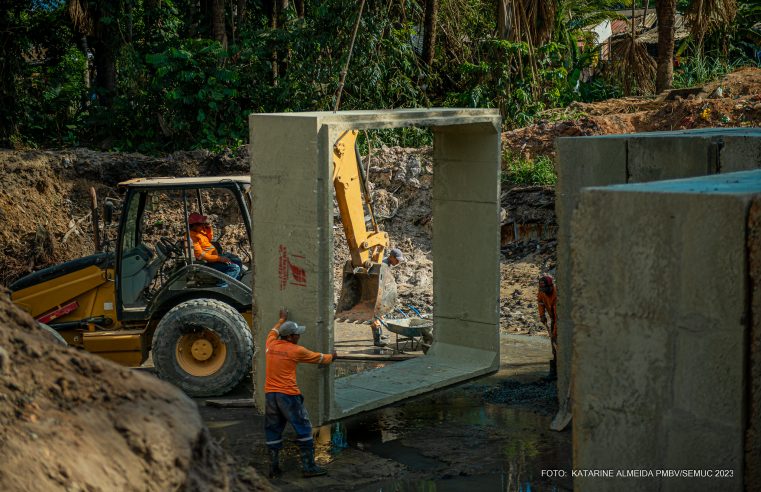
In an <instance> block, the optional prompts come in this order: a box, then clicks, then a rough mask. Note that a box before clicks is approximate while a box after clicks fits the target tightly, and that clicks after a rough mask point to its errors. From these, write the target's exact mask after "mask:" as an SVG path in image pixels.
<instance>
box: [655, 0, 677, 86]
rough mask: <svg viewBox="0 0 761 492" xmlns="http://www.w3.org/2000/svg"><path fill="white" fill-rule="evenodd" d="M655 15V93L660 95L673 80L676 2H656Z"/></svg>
mask: <svg viewBox="0 0 761 492" xmlns="http://www.w3.org/2000/svg"><path fill="white" fill-rule="evenodd" d="M655 14H656V16H657V17H658V68H657V71H656V75H655V92H656V93H658V94H660V93H661V92H663V91H665V90H666V89H670V88H671V83H672V81H673V79H674V35H675V32H674V30H675V27H676V0H656V1H655Z"/></svg>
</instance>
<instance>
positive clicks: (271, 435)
mask: <svg viewBox="0 0 761 492" xmlns="http://www.w3.org/2000/svg"><path fill="white" fill-rule="evenodd" d="M287 319H288V311H287V310H286V309H281V310H280V320H279V321H278V322H277V324H275V326H274V327H273V328H272V330H270V333H269V335H267V342H266V344H265V345H266V362H267V368H266V380H265V383H264V393H265V412H264V433H265V436H266V440H267V449H268V451H269V456H270V470H269V476H270V478H275V477H277V476H279V475H280V474H281V473H282V470H281V469H280V450H281V449H282V447H283V430H284V429H285V424H286V423H288V422H290V423H291V426H292V427H293V430H294V431H295V432H296V441H297V443H298V445H299V449H300V451H301V464H302V469H303V474H304V476H305V477H317V476H320V475H325V474H326V473H327V470H325V469H324V468H321V467H319V466H317V465H316V464H315V462H314V440H313V438H312V424H311V423H310V422H309V415H307V411H306V408H304V397H303V396H302V395H301V391H300V390H299V387H298V385H297V384H296V365H297V364H298V363H299V362H305V363H308V364H321V365H327V364H330V363H331V362H333V361H334V360H336V358H337V355H336V353H335V352H333V353H332V354H321V353H319V352H312V351H311V350H308V349H307V348H305V347H302V346H300V345H299V338H300V337H301V334H302V333H304V330H306V327H304V326H301V325H297V324H296V323H294V322H293V321H286V320H287Z"/></svg>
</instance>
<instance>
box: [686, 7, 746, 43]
mask: <svg viewBox="0 0 761 492" xmlns="http://www.w3.org/2000/svg"><path fill="white" fill-rule="evenodd" d="M736 15H737V1H736V0H692V2H691V3H690V6H689V8H688V9H687V12H686V20H687V23H688V25H689V26H690V31H691V34H692V37H693V38H694V39H695V41H696V42H697V45H698V50H699V51H701V52H702V51H703V40H704V39H705V36H706V34H710V33H712V32H715V31H719V30H721V29H727V28H728V27H729V26H730V25H732V22H733V21H734V20H735V16H736Z"/></svg>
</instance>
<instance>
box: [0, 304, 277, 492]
mask: <svg viewBox="0 0 761 492" xmlns="http://www.w3.org/2000/svg"><path fill="white" fill-rule="evenodd" d="M0 388H2V390H1V391H0V442H2V443H3V445H2V446H0V489H2V490H54V489H55V490H58V489H66V490H234V489H241V488H243V487H242V486H241V484H240V482H239V481H238V479H237V478H236V477H235V474H234V472H233V470H232V469H231V465H230V463H231V461H230V459H229V457H228V456H227V455H226V454H225V453H224V451H222V449H221V448H220V447H219V446H218V445H217V444H216V443H215V442H214V441H212V440H211V438H210V437H209V432H208V430H207V429H206V427H205V426H204V425H203V423H202V421H201V417H200V416H199V414H198V410H197V408H196V405H195V403H194V402H193V401H192V400H190V399H189V398H188V397H186V396H185V395H184V394H183V393H182V392H181V391H180V390H178V389H176V388H174V387H173V386H171V385H169V384H167V383H164V382H162V381H160V380H158V379H157V378H155V377H153V376H150V375H147V374H142V373H140V372H138V371H133V370H129V369H126V368H123V367H121V366H117V365H116V364H113V363H111V362H108V361H106V360H104V359H101V358H99V357H96V356H93V355H90V354H87V353H84V352H80V351H77V350H75V349H73V348H68V347H64V346H61V345H58V344H57V343H56V342H55V341H54V340H53V339H52V337H51V336H50V335H48V334H47V333H46V332H44V331H42V330H41V329H39V328H38V327H37V326H36V325H35V323H34V322H33V320H32V319H31V318H30V317H29V316H28V315H27V314H26V313H23V312H22V311H20V310H19V309H18V308H16V307H15V306H13V305H12V304H11V303H10V302H9V301H8V293H7V291H5V290H4V289H3V290H2V292H0ZM248 476H249V480H250V476H251V475H250V472H249V475H248ZM255 481H256V480H254V482H255ZM254 482H250V483H249V485H253V483H254ZM256 488H258V489H259V490H264V489H265V488H264V487H260V486H256V487H252V489H256Z"/></svg>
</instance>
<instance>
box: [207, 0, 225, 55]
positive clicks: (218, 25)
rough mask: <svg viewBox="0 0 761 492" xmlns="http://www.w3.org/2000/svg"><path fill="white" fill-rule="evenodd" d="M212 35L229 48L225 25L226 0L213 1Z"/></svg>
mask: <svg viewBox="0 0 761 492" xmlns="http://www.w3.org/2000/svg"><path fill="white" fill-rule="evenodd" d="M211 37H212V38H213V39H215V40H217V41H219V42H220V43H221V44H222V47H223V48H225V49H227V29H226V27H225V0H213V1H212V3H211Z"/></svg>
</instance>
